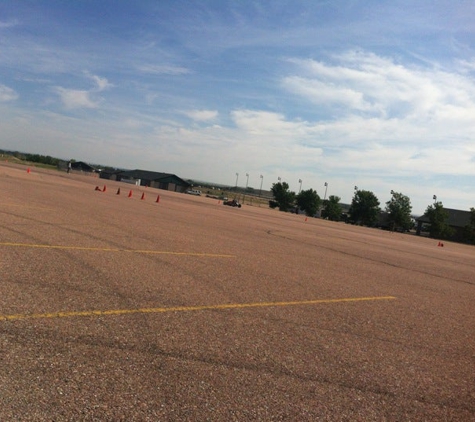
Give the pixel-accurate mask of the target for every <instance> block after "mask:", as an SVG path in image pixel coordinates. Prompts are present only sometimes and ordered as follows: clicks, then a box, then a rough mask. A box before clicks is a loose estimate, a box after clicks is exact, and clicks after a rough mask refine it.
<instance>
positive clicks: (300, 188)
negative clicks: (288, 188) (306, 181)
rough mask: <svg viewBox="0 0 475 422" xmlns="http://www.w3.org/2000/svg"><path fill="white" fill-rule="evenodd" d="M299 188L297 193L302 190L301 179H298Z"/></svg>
mask: <svg viewBox="0 0 475 422" xmlns="http://www.w3.org/2000/svg"><path fill="white" fill-rule="evenodd" d="M299 183H300V187H299V193H300V191H301V190H302V179H299Z"/></svg>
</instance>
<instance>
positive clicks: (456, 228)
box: [416, 208, 472, 242]
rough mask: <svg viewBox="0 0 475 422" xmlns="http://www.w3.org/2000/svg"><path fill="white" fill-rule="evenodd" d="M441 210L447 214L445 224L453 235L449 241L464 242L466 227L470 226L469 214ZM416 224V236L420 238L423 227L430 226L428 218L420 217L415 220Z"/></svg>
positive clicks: (467, 212)
mask: <svg viewBox="0 0 475 422" xmlns="http://www.w3.org/2000/svg"><path fill="white" fill-rule="evenodd" d="M443 210H444V211H445V212H447V214H448V217H447V220H446V221H445V223H446V224H447V225H448V226H449V227H450V228H451V229H452V230H453V234H452V236H451V237H450V239H449V240H453V241H455V242H464V241H466V240H467V239H466V230H467V227H468V226H470V218H471V215H472V214H471V212H470V211H462V210H454V209H451V208H443ZM416 222H417V228H416V234H417V235H419V236H420V235H421V233H422V231H424V230H423V229H424V226H430V220H429V217H428V216H427V215H425V214H424V215H423V216H422V217H419V218H417V219H416Z"/></svg>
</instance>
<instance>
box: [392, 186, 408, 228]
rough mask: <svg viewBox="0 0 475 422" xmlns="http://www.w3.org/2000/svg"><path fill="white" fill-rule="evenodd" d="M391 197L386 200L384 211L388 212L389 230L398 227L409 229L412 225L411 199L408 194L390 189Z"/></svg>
mask: <svg viewBox="0 0 475 422" xmlns="http://www.w3.org/2000/svg"><path fill="white" fill-rule="evenodd" d="M391 195H392V197H391V199H390V200H389V201H388V202H386V212H387V213H388V214H389V224H390V226H391V230H395V229H396V228H398V227H401V228H403V229H404V230H409V229H410V228H411V227H412V219H411V211H412V205H411V200H410V199H409V197H408V196H406V195H403V194H402V193H399V192H394V191H391Z"/></svg>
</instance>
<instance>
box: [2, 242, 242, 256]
mask: <svg viewBox="0 0 475 422" xmlns="http://www.w3.org/2000/svg"><path fill="white" fill-rule="evenodd" d="M0 246H12V247H21V248H42V249H67V250H77V251H95V252H131V253H142V254H156V255H186V256H204V257H212V258H234V255H226V254H213V253H199V252H172V251H152V250H139V249H119V248H89V247H85V246H61V245H35V244H30V243H9V242H0Z"/></svg>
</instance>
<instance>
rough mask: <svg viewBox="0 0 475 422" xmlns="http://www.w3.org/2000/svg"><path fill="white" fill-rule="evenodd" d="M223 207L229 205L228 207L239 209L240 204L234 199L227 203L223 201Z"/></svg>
mask: <svg viewBox="0 0 475 422" xmlns="http://www.w3.org/2000/svg"><path fill="white" fill-rule="evenodd" d="M223 205H229V206H230V207H238V208H241V204H240V203H239V202H238V201H237V200H236V199H231V200H229V201H223Z"/></svg>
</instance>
